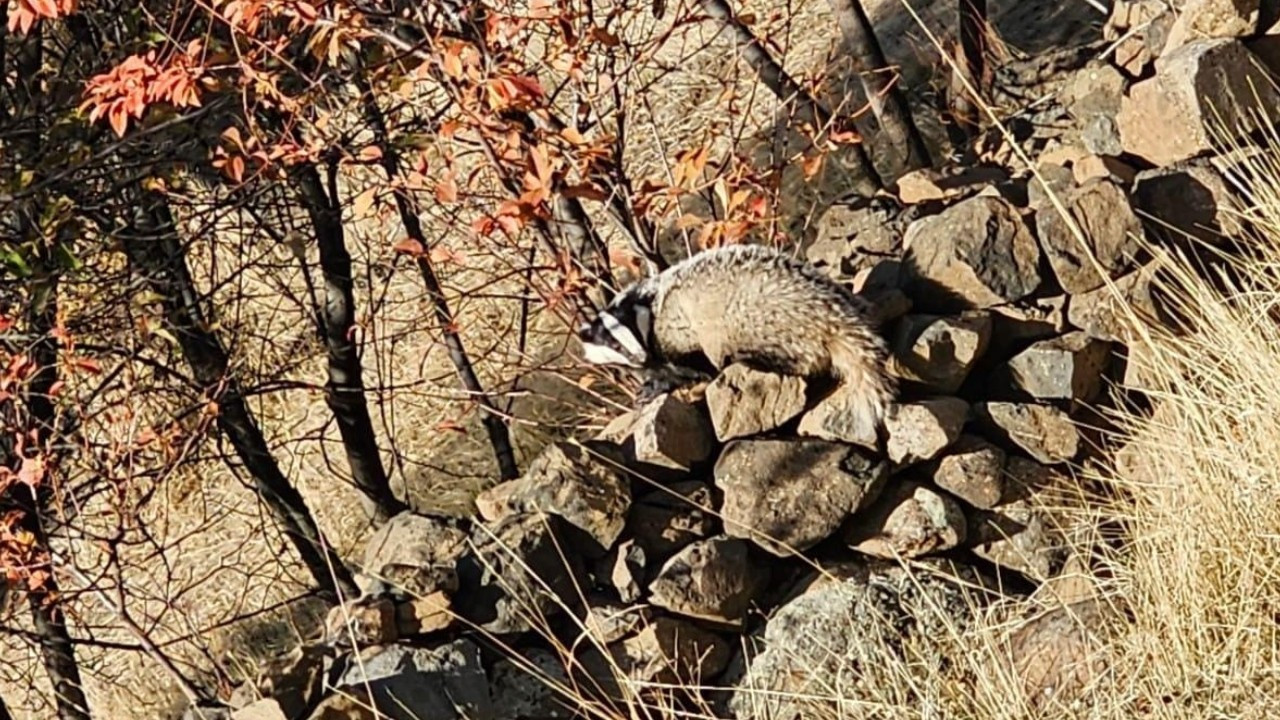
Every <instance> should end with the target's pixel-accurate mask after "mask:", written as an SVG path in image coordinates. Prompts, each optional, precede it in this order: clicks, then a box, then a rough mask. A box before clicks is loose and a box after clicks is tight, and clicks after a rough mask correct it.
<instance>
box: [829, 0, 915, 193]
mask: <svg viewBox="0 0 1280 720" xmlns="http://www.w3.org/2000/svg"><path fill="white" fill-rule="evenodd" d="M828 2H829V3H830V4H831V9H832V10H833V11H835V13H836V20H837V22H839V24H840V33H841V34H842V35H843V36H844V40H845V42H846V43H848V45H849V51H850V52H851V53H852V54H853V59H854V62H855V70H856V71H857V72H858V74H859V77H860V79H861V81H862V88H863V90H864V91H865V93H866V96H867V103H868V104H869V105H870V106H871V112H872V113H873V114H874V115H875V116H876V120H877V121H878V122H879V123H880V129H881V131H882V132H884V133H885V135H886V137H887V138H888V139H889V141H890V142H891V143H892V144H893V146H894V147H895V148H897V149H898V152H899V153H900V154H901V156H902V158H903V168H902V170H903V171H904V172H905V171H908V170H915V169H917V168H922V167H928V166H929V165H930V164H931V163H932V161H931V160H930V158H929V148H928V147H927V146H926V145H925V143H924V137H923V136H922V135H921V134H920V129H919V128H918V127H916V121H915V117H914V116H912V114H911V108H910V106H909V105H908V104H907V94H906V93H905V92H904V91H903V89H902V84H901V83H900V82H895V78H894V77H893V76H892V75H891V74H890V73H889V71H888V70H889V61H888V59H887V58H885V55H884V50H883V49H882V48H881V47H880V40H879V38H877V37H876V32H875V28H874V27H873V26H872V24H871V19H870V18H869V17H867V12H866V10H865V9H864V8H863V7H862V0H828Z"/></svg>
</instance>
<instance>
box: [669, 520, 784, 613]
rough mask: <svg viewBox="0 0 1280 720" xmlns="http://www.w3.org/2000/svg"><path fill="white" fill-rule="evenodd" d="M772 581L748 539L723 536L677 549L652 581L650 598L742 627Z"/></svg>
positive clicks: (675, 609)
mask: <svg viewBox="0 0 1280 720" xmlns="http://www.w3.org/2000/svg"><path fill="white" fill-rule="evenodd" d="M767 579H768V568H767V566H766V567H761V568H753V567H752V566H751V552H750V549H749V547H748V545H747V543H746V542H744V541H742V540H739V539H737V538H731V537H723V536H722V537H717V538H711V539H710V540H702V541H699V542H696V543H694V544H692V545H690V546H689V547H687V548H685V549H683V550H681V551H680V552H678V553H676V555H675V556H673V557H672V558H671V559H670V560H668V561H667V563H666V564H665V565H663V566H662V569H661V570H659V571H658V574H657V576H656V577H655V578H654V579H653V582H651V583H649V602H651V603H653V604H654V605H655V606H657V607H660V608H664V609H666V610H669V611H671V612H672V613H675V614H677V615H684V616H686V617H691V618H694V619H696V620H705V621H710V622H712V623H716V624H718V625H727V626H732V627H739V626H741V624H742V620H743V618H744V617H745V616H746V614H747V610H748V609H749V607H750V605H751V601H752V600H754V599H755V597H756V595H757V593H758V592H759V591H760V589H761V587H762V586H763V584H764V583H765V582H767Z"/></svg>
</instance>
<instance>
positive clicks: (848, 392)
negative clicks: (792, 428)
mask: <svg viewBox="0 0 1280 720" xmlns="http://www.w3.org/2000/svg"><path fill="white" fill-rule="evenodd" d="M864 402H865V398H863V397H862V395H861V393H860V391H859V390H858V388H856V387H854V386H851V385H840V386H838V387H837V388H836V389H835V390H833V391H832V392H831V393H830V394H828V395H827V396H826V397H824V398H822V399H821V400H819V401H818V403H817V404H816V405H814V406H813V407H812V408H810V410H809V411H808V412H806V413H805V414H804V416H803V417H801V418H800V423H799V425H798V426H797V428H796V430H797V432H798V433H799V434H800V435H801V436H802V437H811V438H818V439H820V440H831V441H833V442H842V443H848V444H850V445H859V446H861V447H864V448H868V449H870V450H874V449H875V448H876V445H877V443H878V442H879V438H878V436H877V431H878V428H876V427H874V426H872V425H871V424H870V423H867V422H865V421H864V420H863V417H862V412H861V408H862V407H863V405H864Z"/></svg>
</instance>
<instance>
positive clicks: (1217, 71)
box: [1116, 39, 1280, 165]
mask: <svg viewBox="0 0 1280 720" xmlns="http://www.w3.org/2000/svg"><path fill="white" fill-rule="evenodd" d="M1259 110H1262V111H1263V112H1264V113H1265V114H1266V120H1267V121H1268V122H1274V121H1275V120H1276V118H1277V117H1280V93H1277V91H1276V90H1275V89H1274V87H1273V86H1272V84H1271V83H1270V81H1269V80H1268V79H1267V73H1266V71H1265V70H1263V69H1262V68H1261V67H1260V66H1259V64H1258V63H1256V62H1255V60H1254V57H1253V56H1252V55H1251V54H1250V53H1249V51H1248V50H1247V49H1245V46H1244V45H1243V44H1242V43H1240V42H1239V41H1238V40H1235V39H1215V40H1196V41H1192V42H1189V43H1187V44H1185V45H1183V46H1181V47H1179V48H1177V49H1176V50H1173V51H1172V52H1170V53H1167V54H1165V55H1163V56H1162V57H1161V58H1160V59H1159V60H1157V61H1156V75H1155V77H1153V78H1151V79H1149V80H1143V81H1142V82H1139V83H1137V84H1135V85H1134V86H1133V87H1131V88H1129V94H1128V95H1126V96H1125V98H1124V101H1123V102H1122V103H1121V107H1120V113H1119V115H1118V116H1117V117H1116V122H1117V124H1118V125H1119V126H1120V138H1121V141H1122V142H1123V144H1124V149H1125V151H1127V152H1129V153H1132V154H1134V155H1137V156H1138V157H1141V158H1143V159H1145V160H1147V161H1148V162H1150V163H1152V164H1154V165H1171V164H1173V163H1176V162H1178V161H1180V160H1186V159H1187V158H1191V157H1195V156H1197V155H1201V154H1203V153H1207V152H1210V151H1212V150H1213V147H1214V139H1215V138H1214V136H1213V133H1214V129H1215V128H1217V127H1223V128H1231V129H1236V128H1239V129H1240V131H1245V130H1247V128H1250V127H1253V126H1255V125H1256V121H1255V120H1254V119H1253V115H1254V113H1257V112H1258V111H1259Z"/></svg>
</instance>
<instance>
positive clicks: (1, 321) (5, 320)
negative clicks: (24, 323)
mask: <svg viewBox="0 0 1280 720" xmlns="http://www.w3.org/2000/svg"><path fill="white" fill-rule="evenodd" d="M11 327H13V318H11V317H7V316H5V315H0V332H4V331H5V330H8V329H9V328H11Z"/></svg>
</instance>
